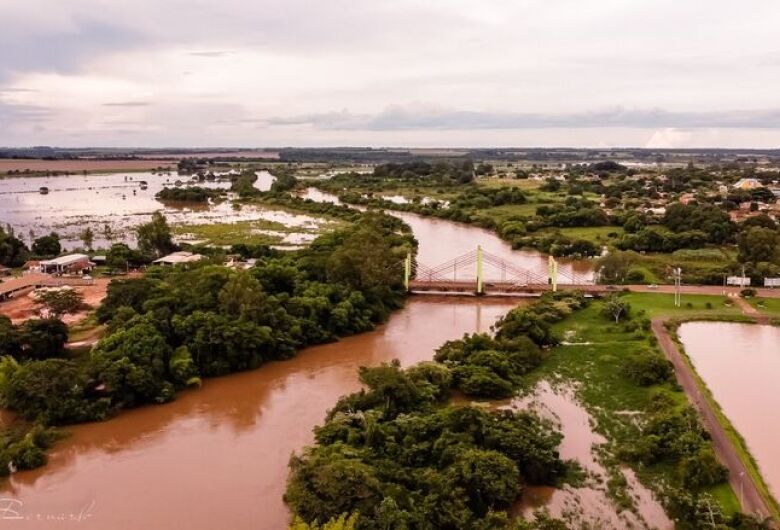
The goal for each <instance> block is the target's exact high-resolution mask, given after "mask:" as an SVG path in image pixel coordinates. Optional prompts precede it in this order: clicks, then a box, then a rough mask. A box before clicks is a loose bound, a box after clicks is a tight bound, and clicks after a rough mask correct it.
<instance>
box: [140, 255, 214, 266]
mask: <svg viewBox="0 0 780 530" xmlns="http://www.w3.org/2000/svg"><path fill="white" fill-rule="evenodd" d="M202 259H203V256H202V255H201V254H193V253H192V252H185V251H181V252H174V253H173V254H168V255H167V256H163V257H162V258H160V259H156V260H154V261H153V262H152V263H154V264H155V265H169V266H173V265H184V264H186V263H194V262H196V261H200V260H202Z"/></svg>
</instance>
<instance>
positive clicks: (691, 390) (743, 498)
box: [652, 318, 771, 518]
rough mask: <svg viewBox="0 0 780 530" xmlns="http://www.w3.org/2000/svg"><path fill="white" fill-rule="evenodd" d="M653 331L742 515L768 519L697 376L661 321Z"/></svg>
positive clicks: (758, 494) (653, 325) (764, 504)
mask: <svg viewBox="0 0 780 530" xmlns="http://www.w3.org/2000/svg"><path fill="white" fill-rule="evenodd" d="M652 328H653V333H654V334H655V336H656V338H657V339H658V344H659V345H660V346H661V349H662V350H663V352H664V354H665V355H666V357H667V358H668V359H669V360H670V361H671V362H672V364H673V365H674V370H675V373H676V374H677V381H678V382H679V383H680V386H681V387H682V388H683V390H685V393H686V395H687V396H688V399H689V400H690V401H691V403H693V405H694V406H695V407H696V408H697V409H698V411H699V417H701V419H702V422H703V423H704V427H705V428H706V429H707V431H709V433H710V435H711V436H712V444H713V447H714V449H715V452H716V453H717V455H718V458H719V459H720V461H721V462H722V463H723V465H724V466H726V468H727V469H728V471H729V483H730V484H731V487H732V489H733V490H734V492H736V494H737V497H739V498H740V502H741V504H742V510H743V511H744V512H745V513H750V514H757V515H759V516H761V517H762V518H764V517H769V516H770V514H771V512H770V510H769V508H768V507H767V505H766V503H765V502H764V499H763V497H762V496H761V494H760V493H759V490H758V488H757V487H756V484H755V482H753V479H752V478H751V476H750V474H749V473H748V472H747V468H745V466H744V464H743V463H742V460H741V459H740V458H739V455H738V453H737V450H736V448H735V447H734V445H733V444H732V443H731V440H730V439H729V437H728V435H727V434H726V430H725V429H724V428H723V426H722V425H721V424H720V422H719V421H718V417H717V415H716V414H715V410H714V409H713V408H712V405H710V402H709V401H707V399H706V398H705V397H704V396H702V395H701V392H699V386H698V384H697V382H696V376H695V375H694V373H693V371H692V370H691V368H690V366H689V365H688V363H687V362H686V361H685V359H684V358H683V356H682V354H681V353H680V350H679V348H678V347H677V344H675V342H674V341H673V340H672V338H671V336H670V335H669V332H668V331H667V330H666V327H665V326H664V319H663V318H655V319H653V323H652Z"/></svg>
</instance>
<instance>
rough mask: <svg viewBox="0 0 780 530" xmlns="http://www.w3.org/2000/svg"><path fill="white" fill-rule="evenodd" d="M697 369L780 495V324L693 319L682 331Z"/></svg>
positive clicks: (770, 484)
mask: <svg viewBox="0 0 780 530" xmlns="http://www.w3.org/2000/svg"><path fill="white" fill-rule="evenodd" d="M678 334H679V336H680V339H681V340H682V343H683V345H684V346H685V351H686V353H687V354H688V357H690V359H691V361H692V362H693V365H694V367H695V368H696V371H697V372H698V374H699V375H700V376H701V378H702V379H703V380H704V382H705V383H706V385H707V387H708V388H709V389H710V390H711V391H712V395H713V397H714V398H715V400H716V401H717V402H718V404H719V405H720V406H721V408H722V409H723V412H724V414H725V415H726V417H727V418H728V419H729V420H730V421H731V423H732V424H733V425H734V427H735V428H736V429H737V431H738V432H739V433H740V434H741V435H742V437H743V438H744V439H745V442H746V443H747V446H748V449H749V450H750V452H751V453H752V455H753V457H754V458H755V459H756V461H757V462H758V466H759V468H760V470H761V475H762V476H763V477H764V480H766V482H767V484H768V485H769V487H770V489H771V490H772V493H773V494H774V496H775V498H777V497H778V496H780V454H779V453H778V451H777V441H778V440H780V424H778V422H777V421H776V418H777V410H778V409H779V408H780V394H778V392H776V391H775V385H776V384H777V374H778V373H780V327H774V326H759V325H753V324H738V323H732V322H688V323H685V324H682V325H681V326H680V329H679V331H678Z"/></svg>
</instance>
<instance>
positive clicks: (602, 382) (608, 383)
mask: <svg viewBox="0 0 780 530" xmlns="http://www.w3.org/2000/svg"><path fill="white" fill-rule="evenodd" d="M624 298H625V299H626V300H627V301H628V302H629V303H630V304H631V306H632V314H633V315H634V316H635V318H636V316H637V314H638V313H639V312H640V311H641V310H644V311H645V314H646V316H647V317H652V316H654V315H659V314H664V312H665V311H672V312H674V313H675V314H678V315H688V316H691V317H693V316H698V317H701V318H715V317H721V318H739V319H742V318H745V317H744V316H743V315H741V314H739V310H738V309H732V308H724V307H723V306H722V301H723V300H724V297H717V296H696V297H693V296H691V297H690V298H693V300H691V303H692V306H693V307H690V308H689V307H685V306H683V307H681V308H674V304H673V298H672V296H671V295H668V296H667V295H658V294H633V293H632V294H627V295H624ZM667 299H668V300H667ZM707 302H710V303H712V305H713V309H711V310H708V309H706V303H707ZM716 302H719V304H718V303H716ZM683 303H684V304H685V298H684V299H683ZM600 306H601V304H600V303H594V304H592V305H591V306H589V307H588V308H585V309H583V310H581V311H578V312H576V313H574V314H572V315H571V316H570V317H568V318H566V319H565V320H563V321H562V322H559V323H557V324H556V325H554V326H553V329H554V331H555V333H556V334H557V335H558V336H559V337H561V338H563V339H564V340H566V341H569V342H570V344H562V345H560V346H558V347H556V348H553V349H552V350H551V352H550V355H549V357H548V358H547V359H546V360H545V362H544V363H543V364H542V366H541V367H540V368H538V369H536V370H535V371H534V372H532V373H531V374H529V376H528V379H527V382H526V384H527V386H528V388H533V386H535V385H536V384H537V383H538V382H539V381H540V380H543V379H546V380H548V381H550V382H551V383H552V384H555V383H556V382H559V383H566V382H574V383H575V384H574V387H575V389H576V392H577V395H578V397H579V399H580V400H581V402H582V403H583V405H584V406H585V407H586V409H587V410H588V412H589V413H590V414H591V417H592V418H593V421H594V424H595V426H594V428H595V430H596V431H597V432H599V433H600V434H602V435H603V436H605V438H607V440H608V442H607V444H606V446H605V447H604V449H603V451H602V452H601V453H602V456H603V458H602V463H603V464H604V465H605V466H606V467H607V468H608V471H609V472H610V473H614V472H615V471H616V470H617V469H618V467H619V465H620V464H621V463H620V462H618V461H617V460H616V459H615V458H614V457H612V456H611V455H613V454H614V450H615V449H616V448H617V447H618V446H620V445H621V444H630V443H631V442H632V440H635V439H637V438H638V437H639V436H640V435H641V433H640V431H639V427H638V425H637V422H636V415H637V413H639V414H641V413H642V411H645V410H647V409H648V407H649V405H650V402H651V398H652V395H653V393H654V392H658V391H663V392H665V393H667V394H668V395H669V396H670V397H672V399H673V400H674V401H675V402H677V403H678V404H679V405H680V406H684V405H685V404H687V402H688V401H687V398H686V396H685V394H684V392H682V390H680V389H679V388H678V387H677V386H676V385H672V384H669V383H666V384H663V385H655V386H651V387H641V386H639V385H637V384H635V383H634V382H632V381H631V380H629V379H628V378H627V377H626V376H625V375H624V374H623V372H622V366H623V365H622V360H623V359H624V358H625V356H626V355H627V354H630V353H633V352H635V351H637V350H640V349H647V348H657V346H656V345H655V337H654V336H653V335H652V333H651V332H650V331H646V330H641V329H640V330H637V331H633V332H628V331H626V330H625V329H624V328H623V324H619V325H616V324H614V323H610V322H609V321H608V320H606V318H605V317H604V316H603V315H602V314H601V313H600ZM635 471H636V472H637V475H638V476H639V477H640V480H641V481H642V483H643V484H645V485H648V486H650V487H651V489H654V490H655V491H656V492H657V493H659V494H662V493H663V488H664V484H667V483H669V480H670V476H672V474H673V473H675V469H674V468H673V467H671V466H668V465H665V464H663V463H661V464H655V465H652V466H644V467H641V466H637V467H636V468H635ZM706 491H707V492H708V493H710V494H711V495H712V496H713V497H714V498H715V499H716V500H717V501H718V502H719V503H720V504H721V507H722V509H723V510H724V513H726V514H729V515H730V514H733V513H736V512H737V511H738V510H739V501H738V499H737V496H736V494H735V493H734V492H733V491H732V489H731V487H730V486H729V485H728V484H727V483H725V484H719V485H717V486H716V487H713V488H709V489H707V490H706ZM612 494H614V496H615V498H616V499H615V500H616V501H619V499H620V498H622V497H624V495H625V492H620V491H615V492H612Z"/></svg>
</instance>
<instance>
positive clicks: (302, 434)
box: [0, 297, 518, 530]
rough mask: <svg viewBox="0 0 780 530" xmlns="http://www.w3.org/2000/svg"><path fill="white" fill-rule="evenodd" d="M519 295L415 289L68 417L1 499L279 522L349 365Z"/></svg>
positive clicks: (90, 512) (431, 343) (96, 515)
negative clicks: (302, 339)
mask: <svg viewBox="0 0 780 530" xmlns="http://www.w3.org/2000/svg"><path fill="white" fill-rule="evenodd" d="M517 303H518V302H517V300H516V299H512V300H509V299H492V300H491V299H474V298H458V299H450V298H433V297H430V298H429V297H413V298H411V299H410V300H409V301H408V303H407V305H406V307H405V308H404V309H402V310H400V311H398V312H396V313H395V314H393V316H392V317H391V318H390V320H389V321H388V322H387V323H386V324H385V325H383V326H381V327H380V328H378V329H377V330H375V331H372V332H369V333H364V334H362V335H358V336H354V337H350V338H346V339H344V340H342V341H339V342H337V343H333V344H327V345H322V346H315V347H312V348H307V349H306V350H303V351H302V352H300V353H299V355H298V356H296V357H295V358H294V359H292V360H289V361H284V362H276V363H271V364H268V365H265V366H263V367H261V368H260V369H258V370H254V371H251V372H245V373H241V374H236V375H232V376H228V377H222V378H217V379H210V380H206V381H205V384H204V385H203V388H201V389H199V390H193V391H189V392H185V393H183V394H181V395H180V396H178V398H177V399H176V400H175V401H174V402H172V403H169V404H166V405H161V406H149V407H144V408H141V409H137V410H132V411H128V412H125V413H122V414H120V415H119V416H118V417H116V418H114V419H112V420H110V421H107V422H102V423H93V424H87V425H80V426H76V427H73V428H71V429H69V430H70V431H71V432H72V435H71V436H70V437H69V438H67V439H65V440H63V441H61V442H59V443H58V444H57V445H56V446H55V450H54V451H53V453H52V454H51V456H50V460H49V464H48V465H46V466H44V467H42V468H39V469H37V470H34V471H28V472H22V473H16V474H14V475H13V476H12V478H11V479H10V480H8V481H7V482H6V483H5V484H0V490H1V491H0V499H2V498H3V497H5V498H6V499H13V500H14V502H21V503H22V505H21V506H19V505H18V504H17V505H15V506H16V508H15V509H18V511H19V513H21V514H22V515H23V516H25V517H30V518H31V519H29V520H22V521H14V523H18V524H15V525H14V526H13V527H14V528H24V529H27V528H30V529H32V528H35V529H41V528H49V527H51V528H60V527H66V526H67V527H71V525H73V523H72V522H62V521H48V522H47V524H45V525H44V524H43V523H41V522H40V521H38V520H37V519H35V518H36V516H37V514H40V515H41V516H42V517H57V516H62V515H65V516H66V517H67V516H69V515H71V514H72V515H73V516H74V517H78V516H79V514H82V516H83V517H82V518H83V519H84V520H82V521H81V522H80V523H79V524H78V525H77V527H78V528H84V529H99V530H104V529H106V528H111V529H112V530H124V529H127V530H130V529H133V530H135V529H138V528H153V529H162V528H177V527H180V528H187V529H189V530H199V529H203V530H207V529H208V530H211V529H213V528H230V529H250V528H252V529H254V528H261V529H283V528H286V525H287V523H288V521H289V513H288V510H287V508H286V507H285V506H284V504H283V502H282V494H283V492H284V488H285V483H286V479H287V472H288V470H287V462H288V460H289V458H290V455H291V453H292V452H293V451H297V450H300V449H301V448H302V447H303V446H305V445H306V444H309V443H311V442H312V441H313V437H312V432H311V431H312V427H313V426H314V425H316V424H318V423H321V422H322V420H323V418H324V416H325V413H326V411H327V409H328V408H329V407H330V406H332V405H333V404H334V403H335V402H336V400H337V399H338V397H339V396H341V395H343V394H345V393H348V392H351V391H354V390H357V389H358V387H359V384H358V381H357V378H356V373H357V368H358V367H359V366H361V365H377V364H379V363H381V362H384V361H390V360H392V359H399V360H400V361H401V363H402V364H403V365H405V366H408V365H411V364H414V363H416V362H418V361H422V360H430V359H431V357H432V355H433V352H434V350H435V349H436V348H437V347H438V346H439V345H441V343H442V342H444V341H446V340H450V339H455V338H459V337H460V336H462V335H463V333H466V332H475V331H488V329H489V327H490V325H491V324H492V323H493V322H494V321H495V320H496V319H497V318H498V317H499V316H500V315H502V314H504V313H506V312H507V311H508V310H509V309H511V308H512V307H514V306H515V305H516V304H517ZM6 502H8V501H6ZM0 509H2V506H0ZM9 528H10V525H9Z"/></svg>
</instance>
